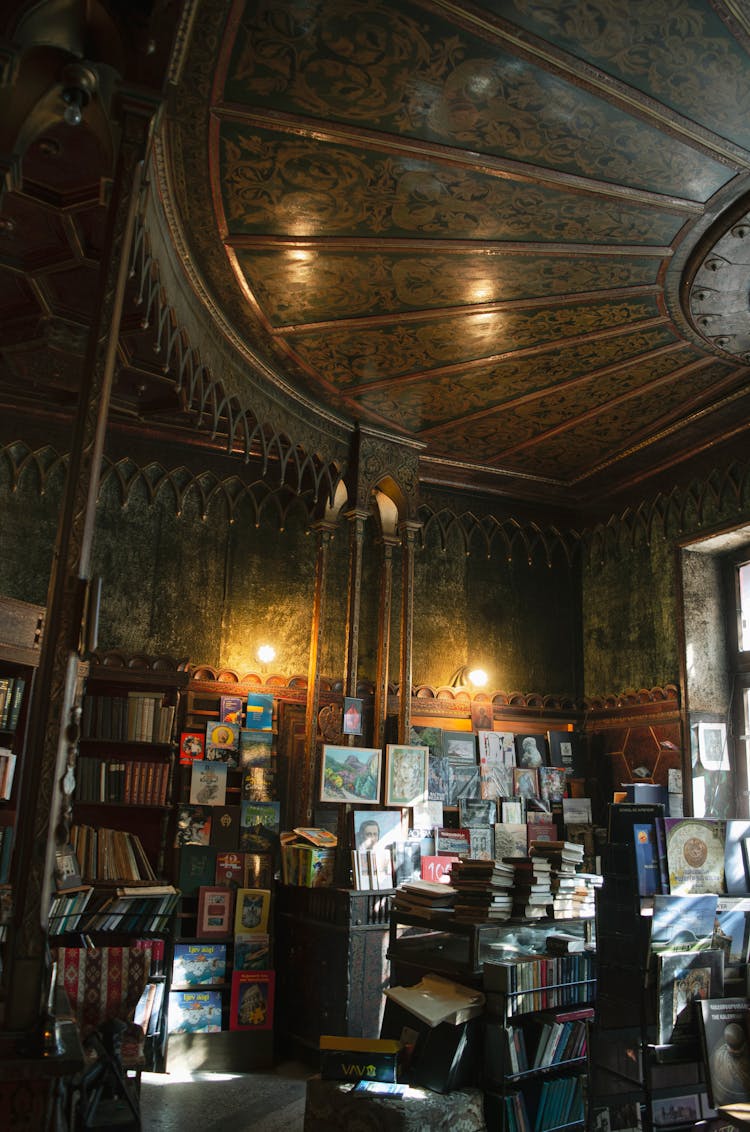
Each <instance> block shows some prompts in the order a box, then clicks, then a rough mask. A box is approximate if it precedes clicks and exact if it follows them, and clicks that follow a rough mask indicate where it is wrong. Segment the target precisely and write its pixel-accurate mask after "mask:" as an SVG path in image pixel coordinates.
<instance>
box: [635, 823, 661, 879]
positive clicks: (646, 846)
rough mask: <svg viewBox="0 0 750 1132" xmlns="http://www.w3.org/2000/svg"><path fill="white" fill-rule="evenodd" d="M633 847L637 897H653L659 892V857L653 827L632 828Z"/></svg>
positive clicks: (638, 826) (646, 825)
mask: <svg viewBox="0 0 750 1132" xmlns="http://www.w3.org/2000/svg"><path fill="white" fill-rule="evenodd" d="M633 844H634V846H635V868H636V875H637V877H638V895H639V896H653V895H654V893H655V892H660V891H661V875H660V872H659V856H658V852H657V846H656V830H655V828H654V826H653V825H648V824H642V825H634V826H633Z"/></svg>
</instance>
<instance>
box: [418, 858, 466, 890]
mask: <svg viewBox="0 0 750 1132" xmlns="http://www.w3.org/2000/svg"><path fill="white" fill-rule="evenodd" d="M458 859H459V858H458V857H449V856H447V855H446V854H443V855H442V856H441V857H434V856H423V857H422V858H421V860H420V869H421V874H422V880H431V881H433V882H437V883H438V884H450V882H451V865H452V864H453V863H454V861H458Z"/></svg>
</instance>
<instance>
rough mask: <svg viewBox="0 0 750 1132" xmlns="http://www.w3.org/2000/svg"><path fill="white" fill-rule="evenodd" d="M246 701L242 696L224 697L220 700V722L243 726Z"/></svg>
mask: <svg viewBox="0 0 750 1132" xmlns="http://www.w3.org/2000/svg"><path fill="white" fill-rule="evenodd" d="M244 706H245V701H244V699H243V698H242V696H231V695H227V696H222V697H221V699H220V700H219V722H220V723H236V724H237V726H238V727H241V726H242V712H243V708H244Z"/></svg>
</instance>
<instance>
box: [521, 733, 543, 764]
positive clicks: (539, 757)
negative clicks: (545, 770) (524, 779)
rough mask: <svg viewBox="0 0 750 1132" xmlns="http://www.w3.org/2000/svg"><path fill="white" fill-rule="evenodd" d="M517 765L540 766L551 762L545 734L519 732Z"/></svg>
mask: <svg viewBox="0 0 750 1132" xmlns="http://www.w3.org/2000/svg"><path fill="white" fill-rule="evenodd" d="M515 744H516V766H521V767H533V768H538V767H540V766H546V765H548V764H549V756H548V754H547V738H546V736H545V735H536V734H532V735H524V734H520V733H517V734H516V736H515Z"/></svg>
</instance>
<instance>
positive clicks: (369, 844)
mask: <svg viewBox="0 0 750 1132" xmlns="http://www.w3.org/2000/svg"><path fill="white" fill-rule="evenodd" d="M352 834H353V837H352V840H353V843H354V846H355V848H357V849H359V850H360V851H366V850H373V849H388V848H389V847H390V846H391V845H393V844H394V843H395V842H396V841H403V839H404V822H403V817H402V815H401V811H400V810H353V811H352Z"/></svg>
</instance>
